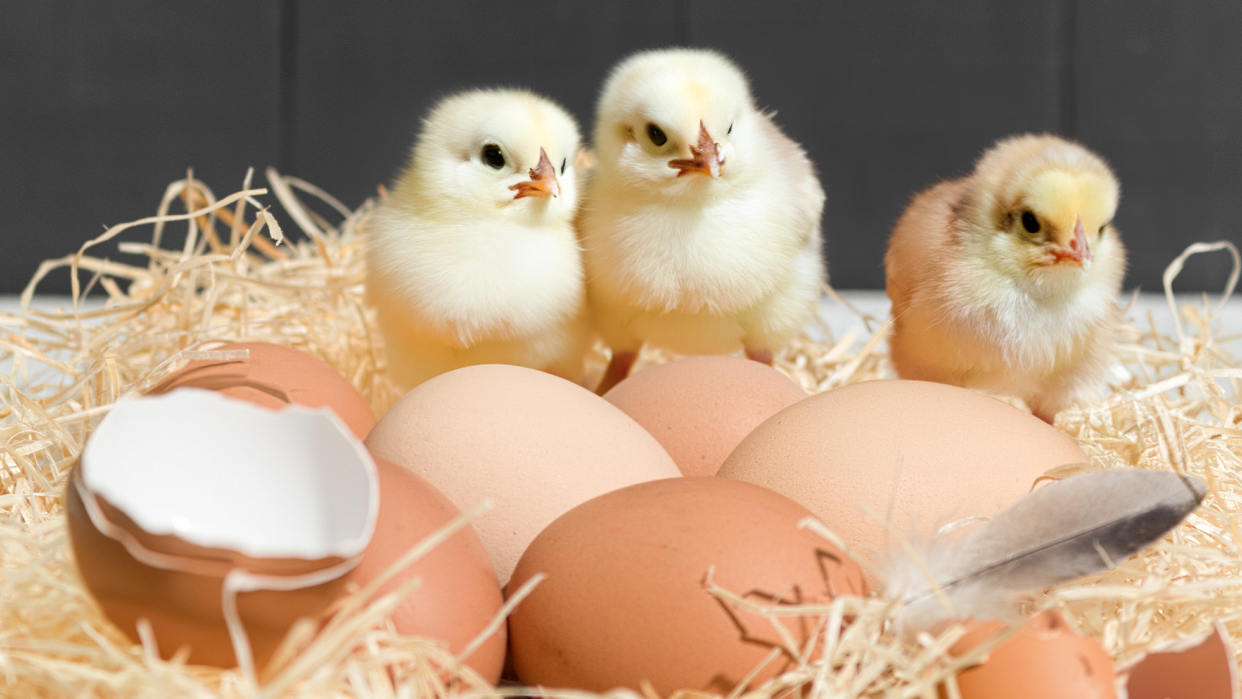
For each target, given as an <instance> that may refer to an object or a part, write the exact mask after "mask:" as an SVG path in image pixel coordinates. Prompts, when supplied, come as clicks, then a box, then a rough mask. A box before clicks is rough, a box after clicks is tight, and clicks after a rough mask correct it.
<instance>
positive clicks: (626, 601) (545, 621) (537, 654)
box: [509, 477, 867, 696]
mask: <svg viewBox="0 0 1242 699" xmlns="http://www.w3.org/2000/svg"><path fill="white" fill-rule="evenodd" d="M809 515H810V513H809V512H807V510H806V508H804V507H802V506H801V505H798V504H797V503H796V502H794V501H792V500H790V499H788V498H786V497H784V496H782V495H778V494H777V493H774V492H772V491H770V490H767V489H765V488H761V487H758V486H755V485H751V484H749V483H742V482H739V481H731V480H726V479H721V478H714V477H687V478H676V479H669V480H662V481H654V482H649V483H641V484H638V485H633V486H630V487H628V488H624V489H621V490H617V491H614V492H611V493H607V494H605V495H601V496H600V497H597V498H595V499H593V500H590V501H588V502H586V503H584V504H582V505H579V506H578V507H576V508H574V509H572V510H570V511H569V512H567V513H566V514H564V515H562V516H561V517H560V518H558V519H557V520H556V521H555V522H553V523H552V524H551V525H549V526H548V527H547V528H546V529H545V530H544V531H543V532H542V533H541V534H540V535H539V536H538V537H537V538H536V539H535V541H534V542H533V543H532V544H531V545H530V548H529V549H528V550H527V551H526V555H524V556H523V557H522V560H521V562H520V563H519V564H518V566H517V569H516V570H515V571H514V575H513V581H512V582H511V583H510V590H513V589H516V588H517V587H519V586H520V585H522V584H523V583H525V582H526V581H527V580H529V579H531V578H532V577H533V576H535V575H536V574H538V573H544V574H546V575H547V578H546V579H545V580H543V581H542V582H541V583H540V584H539V585H538V586H537V587H535V589H534V590H533V591H532V592H531V593H530V596H528V597H527V598H526V599H525V600H523V601H522V602H521V603H520V604H519V605H518V607H517V609H516V610H515V611H514V613H513V615H512V616H511V617H510V620H509V635H510V647H511V649H512V657H513V662H514V667H515V669H516V671H517V675H518V677H519V678H520V679H521V681H522V682H523V683H524V684H527V685H531V686H533V685H543V686H549V687H571V688H576V689H585V690H589V691H593V692H604V691H607V690H610V689H613V688H614V687H628V688H630V689H633V690H635V691H641V689H642V685H643V683H644V682H650V683H651V685H652V686H653V687H654V688H655V690H656V692H657V693H658V694H659V695H660V696H669V695H671V694H672V693H673V692H675V691H677V690H682V689H688V690H697V691H704V692H711V693H713V694H728V693H729V692H730V691H732V690H733V689H734V686H735V685H736V684H737V683H738V682H739V681H741V680H742V679H743V678H745V677H746V676H747V675H748V673H750V672H751V671H752V670H754V669H755V668H756V667H758V666H759V665H760V664H761V663H762V662H763V660H764V659H765V658H766V656H767V655H768V653H769V652H770V651H771V650H772V648H773V647H776V646H777V645H780V643H781V641H780V636H779V635H778V634H777V632H776V630H775V629H774V628H773V627H772V623H771V619H768V618H765V617H763V616H760V615H758V614H754V613H752V612H750V611H748V610H744V609H742V608H740V607H738V606H735V605H733V604H732V603H726V602H724V601H722V600H721V599H719V598H717V597H715V596H713V595H712V594H710V592H709V590H708V587H707V585H706V576H707V575H708V571H709V569H713V568H714V571H713V572H712V580H713V581H714V582H715V584H717V585H719V586H720V587H721V588H723V589H724V590H727V591H729V592H733V593H736V594H738V595H742V596H744V597H745V598H746V599H747V600H749V601H750V602H754V603H758V604H761V605H764V604H784V605H789V604H799V603H802V604H817V603H818V604H822V603H827V602H829V601H831V599H832V598H833V597H834V595H865V594H867V585H866V582H865V580H864V579H863V574H862V571H861V570H860V569H859V566H858V564H857V563H855V562H854V561H852V560H851V559H849V558H847V557H846V556H845V555H844V554H842V553H841V551H839V550H838V549H837V548H836V547H834V546H833V545H832V544H830V543H829V542H827V541H825V540H824V539H823V538H821V537H818V536H816V535H815V534H813V533H811V532H810V531H807V530H803V529H799V527H798V523H799V522H800V521H801V520H802V519H803V518H805V517H808V516H809ZM817 621H818V620H817V619H816V618H810V617H805V616H804V617H787V618H785V619H784V620H783V621H782V622H781V623H782V624H784V625H785V627H786V629H787V630H788V631H789V633H790V635H791V636H792V638H793V639H795V642H796V643H797V644H799V647H802V646H804V645H805V644H806V643H807V642H808V639H809V638H810V637H811V634H813V633H817V632H818V631H821V629H819V628H818V626H817V623H816V622H817ZM790 663H791V658H790V656H789V655H787V654H786V655H782V656H780V657H778V658H777V659H776V660H775V661H774V662H773V663H772V664H770V665H768V666H766V667H765V668H764V670H763V671H762V672H760V673H759V674H758V675H757V677H756V679H755V681H754V682H755V683H759V682H762V681H764V680H765V679H767V678H770V677H773V676H775V675H776V674H778V673H779V672H781V671H783V670H787V669H789V668H790V666H791V665H790ZM753 686H754V685H753V684H752V687H753Z"/></svg>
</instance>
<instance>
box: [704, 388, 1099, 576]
mask: <svg viewBox="0 0 1242 699" xmlns="http://www.w3.org/2000/svg"><path fill="white" fill-rule="evenodd" d="M1087 460H1088V459H1087V456H1086V454H1084V453H1083V452H1082V450H1081V449H1079V448H1078V446H1077V444H1075V443H1074V440H1072V439H1070V438H1069V437H1067V436H1065V435H1064V434H1062V433H1060V432H1058V431H1057V430H1056V429H1055V428H1053V427H1051V426H1050V425H1048V424H1046V423H1044V422H1043V421H1042V420H1040V419H1038V418H1035V417H1033V416H1031V415H1029V414H1027V413H1024V412H1022V411H1020V410H1018V409H1016V408H1013V407H1012V406H1009V405H1006V404H1005V403H1002V402H1001V401H999V400H996V399H994V398H989V397H987V396H984V395H980V394H978V393H975V392H974V391H969V390H966V389H963V388H957V387H955V386H947V385H944V384H937V383H929V382H923V381H900V380H891V381H868V382H864V383H859V384H853V385H850V386H844V387H842V388H837V389H833V390H831V391H826V392H824V393H820V394H818V395H815V396H811V397H810V398H807V399H806V400H802V401H799V402H797V403H794V404H793V405H791V406H789V407H788V408H785V409H784V410H782V411H780V412H779V413H777V414H775V415H773V416H772V417H771V418H769V419H768V420H767V421H765V422H764V423H763V424H762V425H760V426H759V427H757V428H755V430H754V431H753V432H751V433H750V434H749V435H748V436H747V437H746V438H745V439H743V440H742V442H741V444H739V445H738V446H737V448H736V449H734V450H733V453H732V454H730V455H729V458H728V459H726V460H725V463H724V466H722V467H721V469H720V472H719V474H718V475H719V476H722V477H726V478H734V479H737V480H743V481H748V482H750V483H757V484H759V485H762V486H765V487H768V488H771V489H773V490H775V491H776V492H778V493H782V494H784V495H785V496H787V497H789V498H792V499H793V500H796V501H798V502H800V503H801V504H802V505H804V506H805V507H806V508H807V509H809V510H811V511H812V512H814V513H815V515H816V516H817V517H819V518H820V519H821V520H822V521H823V522H824V523H825V524H826V525H827V526H828V528H829V529H831V530H832V531H833V532H835V533H836V534H837V535H838V536H840V537H841V538H842V539H843V540H844V541H845V542H847V543H848V544H850V546H852V547H855V548H858V549H859V550H860V553H861V554H862V555H865V556H868V557H870V558H872V559H873V560H875V559H878V558H879V555H880V554H882V553H884V552H886V551H890V550H894V549H896V548H897V544H896V543H895V542H894V543H892V544H890V542H889V541H888V539H887V536H888V535H887V534H886V530H885V526H884V524H883V523H882V521H880V520H883V519H884V518H886V517H888V515H889V512H890V503H891V513H892V524H893V526H894V527H895V531H896V532H898V533H900V534H901V535H903V536H909V535H912V534H913V533H915V532H916V531H917V533H918V535H919V536H921V537H928V536H930V535H931V534H932V533H934V532H935V531H936V529H938V528H939V527H942V526H944V525H945V524H948V523H950V522H953V521H955V520H959V519H962V518H965V517H974V516H985V517H986V516H990V515H993V514H995V513H996V512H999V511H1000V510H1002V509H1004V508H1005V507H1007V506H1009V505H1010V504H1012V503H1013V502H1014V501H1016V500H1017V499H1018V498H1020V497H1021V496H1022V495H1025V494H1026V493H1028V492H1030V490H1031V488H1032V487H1034V486H1035V485H1036V481H1037V480H1038V479H1039V478H1040V477H1041V476H1042V475H1043V474H1044V473H1045V472H1046V471H1047V470H1049V469H1052V468H1055V467H1057V466H1062V465H1065V464H1071V463H1081V462H1086V461H1087ZM867 511H870V513H871V514H870V515H868V514H866V512H867ZM877 518H878V519H877Z"/></svg>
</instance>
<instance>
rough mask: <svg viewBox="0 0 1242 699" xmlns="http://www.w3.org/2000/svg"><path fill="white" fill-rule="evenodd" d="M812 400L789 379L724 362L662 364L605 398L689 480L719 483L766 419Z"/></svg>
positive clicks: (740, 362)
mask: <svg viewBox="0 0 1242 699" xmlns="http://www.w3.org/2000/svg"><path fill="white" fill-rule="evenodd" d="M803 398H806V392H805V391H803V390H802V389H801V388H800V387H799V386H798V385H797V384H795V383H794V382H793V381H790V380H789V377H787V376H785V375H784V374H782V373H780V372H779V371H777V370H775V369H773V368H772V367H770V366H766V365H763V364H760V363H759V362H755V361H751V360H749V359H742V358H739V357H729V356H724V355H717V356H703V357H686V358H685V359H678V360H676V361H672V362H668V363H667V364H656V365H654V366H651V367H648V368H646V369H644V370H642V371H640V372H638V373H637V374H634V375H633V376H631V377H629V378H628V379H626V380H624V381H622V382H621V383H619V384H617V385H616V386H614V387H613V389H612V390H611V391H609V392H608V393H606V394H604V400H607V401H608V402H609V403H612V404H613V405H615V406H617V407H618V408H620V409H621V411H622V412H624V413H625V414H626V415H629V416H630V417H632V418H634V420H635V421H636V422H638V424H640V425H642V426H643V427H645V428H646V429H647V431H648V432H650V433H651V434H652V436H654V437H655V438H656V439H657V440H659V442H660V444H661V445H663V446H664V449H665V451H667V452H668V454H669V456H671V457H673V461H675V462H676V463H677V467H678V468H679V469H681V472H682V474H683V475H686V476H714V475H716V472H717V471H718V470H720V465H721V464H723V463H724V460H725V457H727V456H728V455H729V453H730V452H732V451H733V448H734V447H736V446H737V445H738V442H741V441H742V438H743V437H745V436H746V435H748V434H750V431H751V430H753V429H755V428H756V427H758V426H759V424H760V423H762V422H763V421H764V420H767V419H768V418H769V417H772V415H773V414H775V413H776V412H777V411H779V410H781V409H783V408H787V407H789V406H790V405H793V404H794V403H796V402H798V401H800V400H802V399H803Z"/></svg>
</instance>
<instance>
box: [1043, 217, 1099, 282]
mask: <svg viewBox="0 0 1242 699" xmlns="http://www.w3.org/2000/svg"><path fill="white" fill-rule="evenodd" d="M1050 252H1051V253H1052V259H1053V264H1060V263H1062V262H1065V263H1069V264H1077V265H1080V266H1081V267H1082V268H1083V269H1087V268H1089V267H1090V266H1091V246H1090V245H1089V244H1088V243H1087V233H1086V231H1084V230H1083V227H1082V214H1078V216H1077V217H1076V218H1075V219H1074V237H1072V238H1070V239H1069V242H1068V243H1066V244H1065V245H1053V246H1052V247H1051V248H1050Z"/></svg>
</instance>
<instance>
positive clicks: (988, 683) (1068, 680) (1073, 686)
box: [941, 611, 1117, 699]
mask: <svg viewBox="0 0 1242 699" xmlns="http://www.w3.org/2000/svg"><path fill="white" fill-rule="evenodd" d="M972 625H973V626H974V628H973V629H972V630H971V631H969V632H968V633H967V634H966V635H965V636H963V637H962V639H961V640H959V641H958V642H957V643H955V644H954V645H953V647H952V648H950V649H949V654H950V655H954V656H960V655H963V654H965V653H967V652H969V651H970V650H972V649H973V648H975V647H977V646H978V645H979V644H981V643H983V642H984V641H986V640H988V639H990V638H992V637H993V636H994V635H995V634H996V633H998V632H1000V631H1001V630H1002V629H1003V628H1004V624H1003V623H1002V622H1000V621H995V620H992V621H985V622H978V623H975V624H972ZM1115 680H1116V676H1115V674H1114V673H1113V661H1112V658H1110V657H1108V653H1105V652H1104V648H1102V647H1101V646H1100V643H1099V641H1096V640H1095V639H1094V638H1092V637H1090V636H1078V635H1076V634H1075V633H1074V632H1073V631H1071V630H1070V628H1069V626H1068V625H1067V624H1066V622H1065V618H1064V617H1062V616H1061V614H1060V613H1059V612H1053V611H1045V612H1040V613H1039V614H1036V615H1035V616H1033V617H1031V619H1030V621H1028V622H1027V624H1026V627H1025V628H1024V629H1022V630H1021V631H1019V632H1018V633H1017V635H1015V636H1013V637H1012V638H1010V639H1008V640H1006V641H1004V642H1002V643H1001V644H1000V645H998V646H997V647H996V648H994V649H993V650H992V651H991V652H990V653H989V654H988V658H987V660H986V661H985V662H984V663H983V664H981V665H976V666H974V667H971V668H968V669H966V670H963V671H962V672H961V673H959V674H958V675H957V684H958V688H959V689H960V691H961V695H962V699H1049V698H1050V697H1056V699H1113V698H1114V697H1116V696H1117V695H1116V690H1115V689H1114V682H1115ZM941 696H948V694H947V692H945V691H944V690H943V688H942V691H941Z"/></svg>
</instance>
